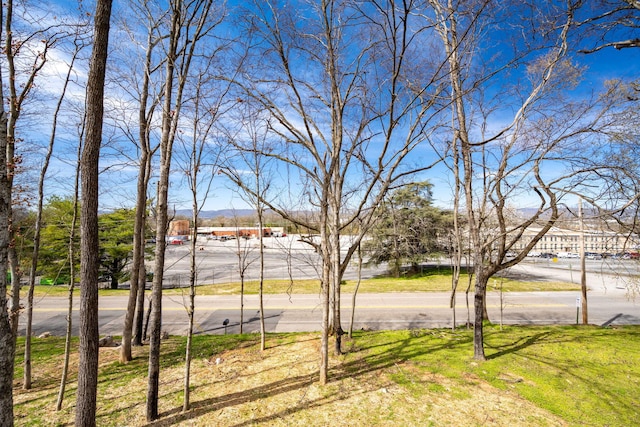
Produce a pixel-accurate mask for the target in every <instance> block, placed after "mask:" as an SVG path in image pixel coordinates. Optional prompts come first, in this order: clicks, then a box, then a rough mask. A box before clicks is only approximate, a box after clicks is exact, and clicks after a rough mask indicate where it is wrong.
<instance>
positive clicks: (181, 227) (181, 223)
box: [167, 219, 191, 236]
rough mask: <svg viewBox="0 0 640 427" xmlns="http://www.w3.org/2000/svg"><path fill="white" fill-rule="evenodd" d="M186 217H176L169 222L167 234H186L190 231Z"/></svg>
mask: <svg viewBox="0 0 640 427" xmlns="http://www.w3.org/2000/svg"><path fill="white" fill-rule="evenodd" d="M189 225H190V223H189V220H188V219H178V220H175V221H171V222H170V223H169V231H168V233H167V234H168V235H169V236H188V235H189V234H190V231H191V227H190V226H189Z"/></svg>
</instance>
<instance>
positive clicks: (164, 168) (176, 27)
mask: <svg viewBox="0 0 640 427" xmlns="http://www.w3.org/2000/svg"><path fill="white" fill-rule="evenodd" d="M171 9H172V14H171V30H170V33H169V40H168V43H169V50H168V52H167V63H166V74H165V91H164V104H163V107H162V136H161V141H160V177H159V180H158V195H157V197H158V206H157V209H156V211H157V219H156V258H155V266H154V270H153V286H152V290H151V301H150V304H151V333H150V334H149V374H148V377H149V382H148V386H147V421H149V422H151V421H154V420H156V419H157V418H158V398H159V394H160V390H159V387H160V336H161V328H162V280H163V276H164V261H165V251H166V247H167V241H166V236H167V227H168V225H169V216H168V196H169V174H170V173H171V154H172V147H173V144H172V142H173V140H172V135H171V129H172V121H173V117H174V115H176V118H177V115H178V113H177V112H175V111H173V85H174V78H175V75H174V74H175V62H174V61H175V60H176V57H177V53H176V52H177V49H178V48H177V45H178V39H179V36H180V25H181V24H180V23H181V21H182V2H181V1H180V0H178V1H176V2H175V4H174V2H171Z"/></svg>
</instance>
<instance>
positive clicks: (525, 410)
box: [15, 334, 565, 426]
mask: <svg viewBox="0 0 640 427" xmlns="http://www.w3.org/2000/svg"><path fill="white" fill-rule="evenodd" d="M179 340H181V338H170V339H169V340H168V341H166V342H164V343H163V346H165V347H164V348H169V347H171V346H173V347H174V348H175V346H177V345H178V341H179ZM267 343H268V345H269V348H268V349H267V350H266V351H264V352H261V351H259V349H258V347H257V346H256V345H255V343H254V342H249V343H247V344H245V345H241V346H239V347H238V348H236V349H234V350H230V351H225V352H223V353H221V354H217V355H214V356H212V357H207V358H196V359H194V361H193V364H192V380H191V385H192V393H191V402H192V406H191V409H190V410H189V411H187V412H182V387H183V374H184V367H183V365H182V364H181V363H178V364H174V365H173V366H169V367H165V368H163V369H162V370H161V378H160V381H161V385H160V392H161V398H160V402H159V408H160V414H161V418H160V419H159V420H158V421H156V422H154V423H152V424H151V425H156V426H169V425H184V426H248V425H264V426H329V425H331V426H427V425H433V426H485V425H492V426H532V425H533V426H562V425H565V424H564V422H563V421H562V420H561V419H559V418H557V417H555V416H553V415H551V414H549V413H548V412H546V411H544V410H542V409H540V408H538V407H536V406H534V405H533V404H531V403H530V402H528V401H526V400H524V399H522V398H520V397H519V396H518V395H517V394H516V393H515V392H511V391H509V390H499V389H496V388H494V387H492V386H490V385H489V384H487V383H486V382H484V381H482V380H480V379H478V378H476V377H473V376H469V377H468V378H461V379H451V378H446V377H444V376H440V375H437V374H433V373H429V372H425V371H424V370H423V369H420V367H419V366H417V365H415V362H412V361H410V360H409V361H396V360H393V359H388V360H386V359H385V360H384V361H378V362H376V363H373V364H372V363H371V360H369V359H368V355H367V352H366V351H363V350H361V349H358V348H357V347H356V344H355V343H354V342H347V343H346V347H347V348H348V350H349V351H348V353H347V354H346V355H344V356H340V357H332V358H331V369H330V374H331V379H330V382H329V384H328V385H326V386H320V385H319V384H318V382H317V377H318V353H319V340H318V336H317V334H304V335H287V336H283V337H276V338H274V339H269V340H268V341H267ZM146 351H147V348H146V347H143V348H135V349H134V352H135V360H134V361H133V362H131V364H130V365H119V363H118V362H117V357H118V353H117V349H114V348H105V349H101V352H100V365H101V367H102V368H101V369H106V368H113V367H116V368H117V369H115V370H114V369H109V372H110V373H109V375H108V377H105V376H104V375H102V376H101V383H100V386H99V390H98V393H99V398H98V399H99V400H98V402H97V407H98V419H97V423H98V425H100V426H144V425H149V424H148V423H147V422H146V420H145V396H146V386H147V380H146V377H144V376H143V375H140V376H135V377H131V376H127V375H126V372H127V370H128V369H130V368H132V367H133V366H137V367H138V369H139V370H140V371H144V370H143V369H142V368H144V366H143V365H146ZM218 358H219V359H220V360H219V363H217V359H218ZM50 362H51V363H47V364H46V365H43V364H39V365H34V369H36V372H35V374H36V375H35V378H34V384H35V386H36V388H35V389H33V390H31V391H22V390H19V389H18V388H16V393H15V401H16V403H17V404H18V403H24V404H25V405H24V406H19V409H18V410H17V412H16V424H17V425H34V424H46V425H71V424H72V422H73V404H74V402H75V388H74V387H75V386H74V385H70V386H69V387H68V392H67V398H66V401H65V407H64V409H63V411H61V412H56V411H55V408H54V406H55V398H56V394H57V387H58V378H59V374H60V366H61V365H60V363H59V360H51V361H50ZM76 363H77V362H76V359H75V357H74V358H73V359H72V365H73V366H74V367H76V368H77V364H76ZM43 366H47V368H42V367H43ZM39 368H40V369H39ZM38 369H39V370H38ZM399 379H403V381H399ZM16 385H17V386H18V387H19V384H16ZM39 402H40V403H39ZM34 414H39V415H40V417H42V418H40V417H38V419H40V421H41V422H40V421H36V418H35V417H34V416H33V415H34ZM43 420H44V421H43Z"/></svg>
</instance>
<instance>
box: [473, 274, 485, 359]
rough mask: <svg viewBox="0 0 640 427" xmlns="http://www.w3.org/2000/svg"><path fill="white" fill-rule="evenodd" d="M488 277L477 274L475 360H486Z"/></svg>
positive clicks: (474, 329) (474, 336)
mask: <svg viewBox="0 0 640 427" xmlns="http://www.w3.org/2000/svg"><path fill="white" fill-rule="evenodd" d="M487 282H488V277H486V276H485V275H484V274H483V273H481V272H479V271H478V272H476V289H475V293H474V300H473V301H474V313H475V317H474V322H473V358H474V359H476V360H485V359H486V358H485V355H484V331H483V326H484V312H485V305H486V303H485V302H486V301H485V295H486V290H487Z"/></svg>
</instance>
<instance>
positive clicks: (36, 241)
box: [22, 28, 85, 390]
mask: <svg viewBox="0 0 640 427" xmlns="http://www.w3.org/2000/svg"><path fill="white" fill-rule="evenodd" d="M78 30H80V28H79V29H78ZM82 38H83V35H82V34H81V33H80V32H78V33H76V39H75V40H74V50H73V52H72V55H71V60H70V63H69V65H68V69H67V74H66V77H65V79H64V83H63V86H62V92H61V93H60V97H59V98H58V102H57V103H56V107H55V110H54V112H53V124H52V128H51V135H50V137H49V145H48V147H47V152H46V154H45V158H44V163H43V165H42V169H41V170H40V178H39V180H38V199H37V206H36V220H35V231H34V237H33V252H32V254H31V269H30V271H29V290H28V293H27V312H26V314H27V319H26V328H25V329H26V332H25V344H24V375H23V377H24V380H23V383H22V387H23V388H24V389H25V390H29V389H30V388H31V332H32V321H33V292H34V289H35V284H36V274H37V268H38V255H39V251H40V231H41V228H42V208H43V204H44V188H45V178H46V176H47V172H48V169H49V163H50V161H51V157H52V155H53V149H54V145H55V141H56V134H57V131H58V117H59V115H60V112H61V109H62V104H63V101H64V98H65V96H66V93H67V87H68V85H69V83H70V82H71V78H72V73H73V71H74V65H75V62H76V59H77V57H78V55H79V54H80V52H81V50H82V49H83V48H84V47H85V44H84V42H83V40H82ZM72 230H73V228H72ZM72 234H73V233H72ZM72 247H73V245H71V246H69V248H70V249H71V248H72ZM72 259H73V258H70V260H72ZM71 267H72V268H73V264H71ZM70 286H73V283H70Z"/></svg>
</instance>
